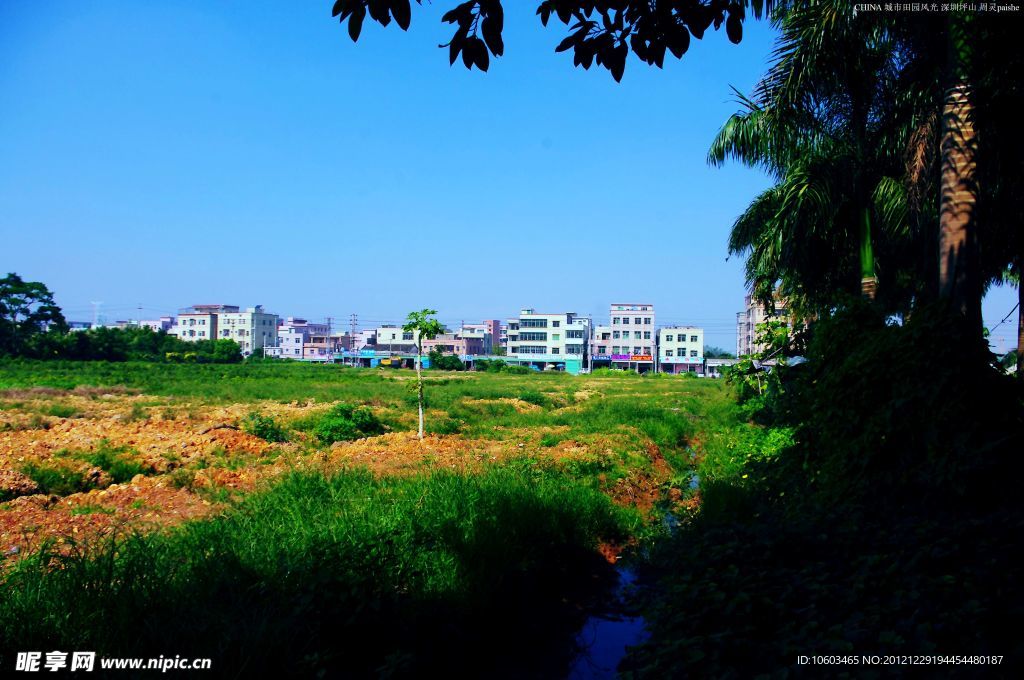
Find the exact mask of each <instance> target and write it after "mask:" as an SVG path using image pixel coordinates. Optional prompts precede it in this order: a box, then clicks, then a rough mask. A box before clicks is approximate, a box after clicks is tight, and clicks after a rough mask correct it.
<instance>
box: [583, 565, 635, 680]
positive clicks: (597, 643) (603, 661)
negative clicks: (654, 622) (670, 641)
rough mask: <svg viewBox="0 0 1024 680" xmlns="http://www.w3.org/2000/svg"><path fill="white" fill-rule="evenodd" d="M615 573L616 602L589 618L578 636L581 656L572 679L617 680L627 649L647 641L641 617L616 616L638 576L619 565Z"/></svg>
mask: <svg viewBox="0 0 1024 680" xmlns="http://www.w3.org/2000/svg"><path fill="white" fill-rule="evenodd" d="M615 570H616V571H617V572H618V575H619V583H618V585H617V586H616V587H615V595H614V597H615V601H614V603H613V605H612V606H611V607H609V608H608V609H609V611H607V612H603V613H601V614H600V615H596V616H591V617H590V618H589V619H587V620H586V622H585V623H584V624H583V628H582V629H581V630H580V632H579V634H578V635H577V636H576V644H577V645H579V648H580V653H579V655H578V656H577V657H576V660H575V661H574V662H573V665H572V668H570V670H569V676H568V677H569V678H570V680H585V679H588V678H614V677H615V676H616V669H617V668H618V666H619V663H620V662H621V661H622V659H623V658H624V657H625V656H626V648H627V647H629V646H632V645H637V644H640V643H641V642H643V641H644V640H645V639H646V638H647V631H646V630H645V628H644V619H643V617H642V616H628V615H625V614H616V613H615V610H621V609H623V603H624V602H625V601H626V600H627V599H628V597H629V594H630V591H631V590H632V589H633V588H634V586H635V584H636V573H635V572H634V571H633V570H632V569H630V568H629V567H619V566H616V567H615Z"/></svg>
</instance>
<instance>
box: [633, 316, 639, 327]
mask: <svg viewBox="0 0 1024 680" xmlns="http://www.w3.org/2000/svg"><path fill="white" fill-rule="evenodd" d="M633 323H635V324H636V325H637V326H639V325H640V317H639V316H638V317H636V318H635V319H633Z"/></svg>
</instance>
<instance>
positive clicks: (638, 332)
mask: <svg viewBox="0 0 1024 680" xmlns="http://www.w3.org/2000/svg"><path fill="white" fill-rule="evenodd" d="M633 339H634V340H639V339H640V331H633Z"/></svg>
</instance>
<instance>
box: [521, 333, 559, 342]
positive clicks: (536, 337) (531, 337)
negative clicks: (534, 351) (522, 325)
mask: <svg viewBox="0 0 1024 680" xmlns="http://www.w3.org/2000/svg"><path fill="white" fill-rule="evenodd" d="M519 339H520V340H523V341H524V342H525V341H530V342H537V341H540V342H544V341H546V340H547V339H548V334H547V333H538V332H533V333H530V332H528V331H523V332H522V333H520V334H519ZM555 339H556V340H557V339H558V337H557V336H555Z"/></svg>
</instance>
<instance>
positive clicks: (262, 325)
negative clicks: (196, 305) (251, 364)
mask: <svg viewBox="0 0 1024 680" xmlns="http://www.w3.org/2000/svg"><path fill="white" fill-rule="evenodd" d="M277 319H278V317H277V314H271V313H269V312H265V311H263V306H262V305H256V306H255V307H248V308H246V309H245V310H244V311H238V310H237V308H236V310H235V311H224V312H218V313H217V339H218V340H225V339H226V340H234V341H235V342H237V343H238V346H239V347H241V348H242V354H246V355H248V354H252V353H253V352H256V351H262V350H263V348H264V347H268V348H269V347H276V346H277Z"/></svg>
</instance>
